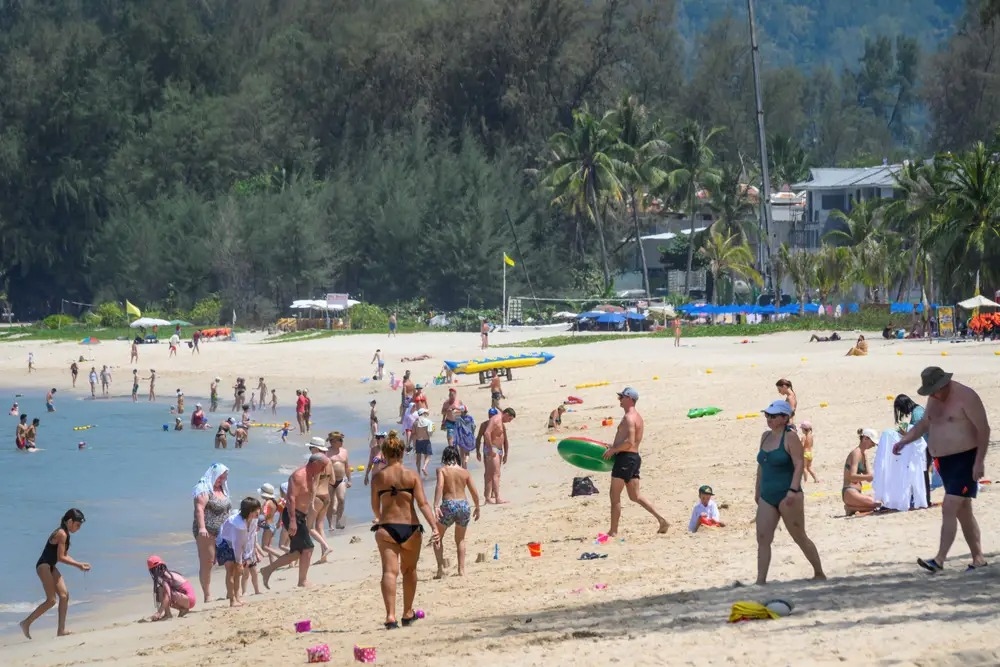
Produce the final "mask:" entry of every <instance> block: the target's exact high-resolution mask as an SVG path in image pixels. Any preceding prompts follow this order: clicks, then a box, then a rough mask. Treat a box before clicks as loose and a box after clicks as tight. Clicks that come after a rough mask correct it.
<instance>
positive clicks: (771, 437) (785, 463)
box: [754, 400, 826, 585]
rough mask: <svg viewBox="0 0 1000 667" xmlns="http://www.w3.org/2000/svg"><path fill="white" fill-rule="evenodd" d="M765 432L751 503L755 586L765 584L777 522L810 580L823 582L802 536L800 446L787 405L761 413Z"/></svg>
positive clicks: (813, 550) (779, 403)
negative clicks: (799, 554) (792, 542)
mask: <svg viewBox="0 0 1000 667" xmlns="http://www.w3.org/2000/svg"><path fill="white" fill-rule="evenodd" d="M764 418H765V419H766V420H767V428H768V430H767V431H765V432H764V433H763V435H762V436H761V439H760V449H759V450H758V452H757V480H756V482H755V484H754V501H755V502H756V503H757V519H756V525H757V584H759V585H763V584H766V583H767V573H768V570H769V569H770V567H771V543H772V542H774V531H775V530H777V528H778V521H779V520H780V521H783V522H784V524H785V529H786V530H787V531H788V534H789V535H790V536H791V538H792V539H793V540H795V543H796V544H797V545H799V548H800V549H801V550H802V553H803V554H804V555H805V557H806V560H808V561H809V564H810V565H812V566H813V579H821V580H822V579H826V575H825V574H823V565H822V563H821V562H820V559H819V552H818V551H817V550H816V545H815V544H813V541H812V540H810V539H809V536H808V535H806V517H805V499H804V497H803V495H802V473H803V470H804V469H805V459H804V458H803V455H802V442H801V441H800V440H799V436H798V435H797V434H796V433H795V430H794V429H792V428H789V422H790V421H791V419H792V406H791V405H789V403H788V401H782V400H778V401H774V402H772V403H771V404H770V405H769V406H767V407H766V408H765V409H764Z"/></svg>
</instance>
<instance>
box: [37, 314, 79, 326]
mask: <svg viewBox="0 0 1000 667" xmlns="http://www.w3.org/2000/svg"><path fill="white" fill-rule="evenodd" d="M74 324H76V319H74V318H73V317H70V316H69V315H61V314H59V313H56V314H55V315H49V316H48V317H46V318H45V319H44V320H42V326H43V327H45V328H46V329H62V328H63V327H70V326H73V325H74Z"/></svg>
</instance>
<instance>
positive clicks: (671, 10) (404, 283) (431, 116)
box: [0, 0, 1000, 320]
mask: <svg viewBox="0 0 1000 667" xmlns="http://www.w3.org/2000/svg"><path fill="white" fill-rule="evenodd" d="M759 4H761V5H764V4H768V5H769V8H763V7H762V9H761V13H762V40H761V43H762V51H763V52H764V54H765V62H766V63H767V65H768V67H767V68H766V70H765V72H764V87H765V104H766V114H767V123H768V130H769V133H770V136H771V138H772V146H773V152H774V153H775V156H774V158H773V160H774V162H775V165H774V166H775V169H774V173H775V180H776V183H775V185H776V186H780V185H781V184H782V183H784V182H788V181H794V180H795V179H798V178H801V177H802V176H803V175H804V173H805V169H806V167H807V166H809V165H811V164H812V165H832V164H852V163H855V162H881V160H882V158H883V157H889V158H892V159H894V158H897V157H901V156H919V155H924V154H931V153H933V152H935V151H937V150H942V149H962V148H966V147H969V146H971V145H972V144H973V143H974V142H975V141H976V140H980V139H988V138H989V136H991V135H992V133H993V130H994V128H995V126H996V124H997V122H998V121H1000V119H998V118H994V115H995V114H997V113H1000V111H998V109H1000V105H998V104H995V101H996V100H997V99H998V96H1000V89H997V90H995V89H994V83H993V82H994V81H996V80H997V78H996V77H995V76H985V75H990V74H992V73H993V69H994V68H995V67H997V65H995V64H994V62H995V59H993V58H992V57H991V56H992V50H991V49H992V48H993V44H994V42H995V38H996V36H997V34H996V31H997V29H998V28H997V26H996V24H995V22H994V21H992V20H991V19H990V16H989V12H981V11H980V10H981V9H982V7H981V3H980V2H979V1H978V0H975V1H973V0H970V6H969V8H968V11H967V16H966V15H965V14H963V15H962V16H964V18H962V19H961V20H962V21H963V22H964V23H962V24H961V25H962V27H963V30H962V31H960V32H954V31H951V30H949V29H948V28H949V26H950V24H949V21H948V17H949V16H951V17H953V18H954V17H956V16H957V13H958V12H959V8H957V7H955V4H956V3H955V2H944V1H941V0H939V1H938V2H930V1H929V0H928V1H922V2H920V3H918V5H917V6H914V7H912V8H911V9H910V10H909V11H908V12H907V13H906V16H905V17H898V18H897V19H895V20H892V21H890V20H888V19H885V20H882V19H878V20H874V21H872V22H871V23H870V24H869V22H868V19H871V18H872V17H873V16H875V17H887V16H889V15H890V14H892V12H891V11H890V9H891V8H889V7H883V6H882V5H883V4H885V3H875V4H876V5H877V7H874V9H872V8H869V10H870V11H869V10H865V12H861V11H857V10H855V11H853V13H852V12H851V11H847V10H846V9H843V10H841V9H838V10H836V13H833V14H831V13H830V12H833V11H834V10H832V9H831V10H829V11H827V10H820V9H809V7H812V5H813V4H815V3H805V2H793V1H792V0H786V1H785V2H771V3H759ZM823 4H830V5H831V6H832V5H833V4H837V6H838V7H841V6H844V7H846V6H848V5H850V6H854V5H855V4H857V3H853V2H844V3H823ZM779 5H780V6H783V7H784V8H785V10H786V11H785V12H784V13H782V12H781V11H779V10H780V7H778V6H779ZM744 12H745V5H743V3H739V2H737V3H729V4H726V3H720V2H702V3H694V2H691V1H687V0H685V1H683V2H681V1H680V0H660V1H657V2H651V1H649V0H606V1H605V2H600V3H579V2H573V1H571V0H521V1H519V2H511V3H496V2H488V1H487V0H441V1H439V2H426V1H425V0H394V1H392V2H390V1H389V0H365V1H363V2H346V1H343V0H336V1H331V0H287V1H285V2H273V1H271V0H179V1H177V2H156V1H153V0H145V1H137V2H124V1H123V0H91V1H88V2H82V3H81V2H76V1H75V0H45V1H42V0H7V1H6V2H0V270H2V271H3V275H2V280H3V284H4V289H5V291H6V293H7V295H8V298H9V299H10V300H11V301H12V302H13V304H14V306H15V310H17V311H19V315H22V316H30V315H32V314H35V315H38V314H45V312H46V311H55V310H58V303H59V299H62V298H66V299H73V300H78V301H92V302H96V301H100V300H106V299H122V298H125V297H128V298H130V299H131V300H134V301H143V302H145V303H156V302H163V301H164V300H165V299H166V298H167V295H168V293H175V294H176V295H177V297H176V298H177V299H178V300H179V301H182V302H183V303H181V304H179V305H181V306H183V307H189V306H190V305H191V304H192V303H193V302H194V301H195V300H197V299H199V298H202V297H204V296H205V295H208V294H219V295H220V296H221V297H222V299H223V302H224V303H225V307H224V308H223V309H222V312H223V313H227V312H230V310H229V306H233V307H235V308H236V309H237V310H239V311H241V312H245V313H247V315H248V317H250V318H253V319H259V320H266V319H270V318H272V317H274V316H275V314H277V313H278V312H279V311H281V310H282V309H283V308H284V307H285V306H286V305H287V303H288V302H289V301H290V300H291V299H293V298H297V297H311V296H315V295H319V294H322V293H324V292H326V291H329V290H337V291H349V292H351V293H354V294H359V295H362V296H363V297H364V298H365V299H368V300H372V301H375V302H378V303H390V302H393V301H396V300H404V299H410V298H414V297H423V298H426V299H427V300H428V302H429V303H431V304H434V305H435V306H437V307H442V308H454V307H458V306H465V305H467V304H471V305H473V306H476V305H481V304H486V305H495V304H497V303H498V301H499V296H500V294H499V273H500V271H501V265H500V257H501V253H502V252H503V251H505V250H506V251H508V252H511V253H513V252H514V250H513V248H514V244H513V240H512V238H511V234H512V232H511V226H513V227H514V230H515V231H516V234H517V236H518V240H519V241H520V244H521V248H522V251H523V256H518V257H517V259H518V261H519V262H522V263H523V264H524V265H526V266H527V268H528V269H529V270H531V272H532V274H533V275H534V277H535V282H536V283H537V285H536V286H537V287H538V288H539V290H541V291H560V292H563V293H565V292H567V291H569V290H573V289H576V290H583V291H586V290H588V289H590V286H591V285H592V280H591V278H590V276H592V275H593V272H594V271H598V272H600V271H602V267H603V265H604V263H605V261H606V262H607V263H608V272H609V273H613V272H615V271H616V270H617V269H618V267H619V266H620V265H621V262H622V259H623V257H625V256H626V254H627V253H628V252H630V250H629V249H628V247H627V244H623V243H621V240H622V239H623V238H626V237H629V238H633V239H634V236H635V235H636V234H639V233H641V230H640V229H639V227H640V225H647V224H649V219H648V217H646V216H643V218H642V220H641V221H640V220H639V216H637V215H632V214H631V213H632V212H634V211H635V210H636V206H635V205H638V204H640V199H641V198H642V196H644V195H646V194H648V192H647V191H646V190H645V189H642V188H644V187H645V186H642V188H639V187H638V186H637V185H636V184H637V183H638V181H636V180H635V179H634V178H632V177H633V176H635V175H636V174H637V173H638V171H641V170H646V171H649V169H647V168H648V167H653V166H656V168H657V169H658V170H660V172H662V175H663V176H664V178H663V179H662V182H658V184H657V187H658V188H659V189H660V193H661V194H662V195H663V196H664V197H665V198H666V199H667V200H669V201H670V202H671V203H672V204H674V205H675V206H676V208H678V209H679V210H683V209H684V208H685V206H684V204H683V202H684V201H685V200H687V201H688V202H690V194H691V191H692V190H693V187H692V186H693V184H696V183H698V182H699V181H698V178H700V177H697V178H696V176H697V174H692V172H690V171H689V170H688V168H689V167H690V166H691V163H690V162H688V163H687V166H685V160H684V156H683V151H682V150H680V147H681V146H683V145H684V144H683V137H684V136H685V135H684V132H685V131H686V130H685V128H692V127H698V128H702V130H703V131H704V132H708V133H710V132H712V129H713V128H720V129H719V130H718V131H717V134H716V135H715V136H714V137H712V147H711V149H712V159H711V163H712V164H711V165H710V166H711V169H710V170H708V171H706V172H705V175H707V176H709V177H711V176H712V174H714V173H715V171H718V173H719V174H720V178H721V176H722V175H725V174H729V175H733V174H735V175H736V177H737V181H738V180H739V177H740V176H741V175H745V176H747V177H748V178H753V174H755V173H757V170H756V169H755V168H754V162H755V160H756V155H757V151H756V144H755V135H754V125H753V122H754V116H753V113H752V108H753V90H752V78H751V76H750V63H749V57H748V41H747V28H746V21H745V13H744ZM866 12H867V13H866ZM873 12H874V13H873ZM896 13H897V14H898V12H896ZM776 17H777V18H776ZM852 18H853V21H854V23H852V22H851V21H852ZM779 19H780V20H779ZM956 20H957V19H956ZM776 21H777V22H776ZM781 21H791V22H792V23H793V29H791V32H789V33H784V32H782V31H783V30H784V28H783V27H782V26H783V25H785V24H783V23H781ZM862 23H863V24H864V25H870V26H871V27H869V28H866V30H865V31H864V32H863V33H858V34H861V35H862V37H863V39H860V41H859V40H854V41H851V40H846V38H841V37H842V36H843V35H844V34H847V33H849V32H851V29H852V28H853V29H855V30H854V32H855V33H857V30H856V29H857V28H858V27H859V26H861V25H862ZM832 28H836V30H834V33H836V34H831V29H832ZM789 34H794V36H795V40H796V41H790V38H789ZM837 34H840V35H841V37H837ZM852 34H853V33H852ZM823 35H827V36H826V37H822V36H823ZM823 52H825V53H826V56H821V55H819V54H820V53H823ZM970 68H971V69H970ZM630 96H631V97H633V98H634V99H635V101H636V104H637V105H639V106H641V108H642V109H643V113H644V114H646V115H647V121H648V125H649V128H650V131H652V130H653V128H655V129H656V132H657V136H665V137H666V136H668V135H669V136H670V137H672V139H671V140H666V144H668V145H669V147H664V148H663V151H662V152H663V153H664V156H665V157H669V158H671V159H670V160H668V161H665V162H664V163H663V164H662V165H659V166H657V165H653V164H651V163H648V162H647V161H646V160H644V159H639V158H640V153H641V151H639V152H636V151H637V149H639V148H641V145H639V144H636V142H637V141H638V138H637V137H632V139H633V140H634V141H632V142H631V145H632V148H633V149H636V150H633V152H632V153H631V154H622V155H615V156H613V158H614V160H616V161H626V162H627V161H628V160H629V159H631V160H632V171H631V172H619V173H618V176H617V177H616V178H618V179H624V180H622V181H621V185H622V187H621V189H620V191H619V192H618V193H617V194H616V195H615V197H612V198H609V199H602V198H596V197H592V198H591V204H590V205H589V206H584V207H582V208H580V207H576V208H574V207H572V206H564V205H560V204H559V203H558V202H554V199H555V198H554V197H553V193H552V191H551V190H550V188H549V187H548V185H547V184H546V183H543V182H542V181H543V179H542V178H541V175H543V174H545V173H546V171H545V169H546V168H547V166H549V165H550V164H551V161H552V151H551V148H552V142H551V141H550V138H551V137H553V135H557V134H559V133H564V134H572V133H573V132H574V131H575V127H576V125H575V123H576V120H575V119H576V118H577V117H578V115H579V110H581V109H583V108H589V109H592V110H593V113H594V114H595V117H596V118H597V119H601V118H602V117H603V116H604V113H605V112H606V111H612V110H614V109H616V108H617V105H619V103H620V102H621V100H623V99H627V98H629V97H630ZM956 97H959V98H960V99H961V98H964V99H966V100H969V99H972V98H973V97H974V100H973V101H974V103H967V104H963V103H962V102H961V101H960V99H956ZM925 126H928V127H925ZM927 137H930V139H929V143H928V141H927V140H926V138H927ZM626 143H629V142H626ZM645 143H648V142H645ZM630 156H631V157H630ZM709 180H711V179H710V178H709ZM705 182H708V181H703V183H705ZM628 199H632V200H633V207H632V208H631V209H630V208H629V207H628V206H627V205H625V204H624V202H625V201H626V200H628ZM554 203H555V205H554ZM508 213H509V216H510V221H511V224H509V223H508V219H507V214H508ZM598 220H600V221H601V224H600V225H598V222H597V221H598ZM605 222H606V224H604V223H605ZM734 233H735V232H734ZM733 238H734V237H733V235H732V234H726V235H723V236H720V237H718V238H716V239H714V240H713V243H715V244H716V248H715V250H714V251H709V254H711V253H713V252H714V255H712V257H714V259H713V258H708V257H704V256H703V257H701V258H700V259H701V260H703V261H705V262H708V263H709V264H711V263H712V262H717V260H718V256H720V255H719V253H720V252H721V250H720V248H719V247H718V246H719V244H722V243H723V242H724V241H727V240H729V239H733ZM735 242H740V236H739V235H737V236H736V237H735ZM602 247H604V248H605V249H604V250H602ZM691 252H692V253H693V248H692V249H691ZM704 254H705V253H702V255H704ZM737 255H740V256H739V257H738V259H739V262H740V263H744V260H745V259H746V258H745V257H743V256H742V255H741V254H740V253H737ZM721 256H729V257H732V256H733V255H732V253H728V254H727V253H722V255H721ZM693 259H699V258H693ZM713 266H715V267H716V268H717V269H718V268H719V264H718V263H716V264H714V265H713ZM758 268H759V267H758ZM519 270H520V267H519V268H518V271H519ZM518 271H511V272H508V279H509V281H510V283H511V289H512V290H516V291H521V290H523V289H524V288H523V286H522V285H520V284H519V281H520V275H519V273H518ZM605 282H607V281H605Z"/></svg>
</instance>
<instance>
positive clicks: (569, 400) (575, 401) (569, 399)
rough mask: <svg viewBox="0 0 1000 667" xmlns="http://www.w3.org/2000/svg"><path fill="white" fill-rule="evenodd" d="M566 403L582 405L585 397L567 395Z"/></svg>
mask: <svg viewBox="0 0 1000 667" xmlns="http://www.w3.org/2000/svg"><path fill="white" fill-rule="evenodd" d="M566 403H567V404H569V405H580V404H581V403H583V399H582V398H579V397H577V396H567V397H566Z"/></svg>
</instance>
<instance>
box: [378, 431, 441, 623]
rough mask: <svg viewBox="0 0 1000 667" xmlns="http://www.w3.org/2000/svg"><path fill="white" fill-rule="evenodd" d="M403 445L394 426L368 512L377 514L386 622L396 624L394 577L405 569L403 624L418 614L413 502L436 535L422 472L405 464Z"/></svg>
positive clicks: (434, 539) (419, 530)
mask: <svg viewBox="0 0 1000 667" xmlns="http://www.w3.org/2000/svg"><path fill="white" fill-rule="evenodd" d="M405 450H406V447H405V445H404V444H403V441H402V440H400V439H399V434H398V433H396V431H389V437H388V438H386V440H385V443H384V444H383V445H382V458H383V459H385V467H384V468H383V469H382V470H379V471H378V472H376V473H375V476H374V477H373V478H372V512H373V513H374V514H375V520H374V521H373V524H374V525H373V526H372V532H373V533H375V543H376V544H377V545H378V552H379V556H380V557H381V558H382V600H383V601H384V602H385V628H386V630H390V629H393V628H398V627H399V624H398V623H397V622H396V578H397V576H398V575H399V574H400V572H402V574H403V617H402V619H401V620H402V622H403V625H404V626H405V625H410V624H411V623H413V621H415V620H416V618H417V617H416V615H415V614H414V611H413V598H414V597H415V596H416V593H417V561H418V560H420V542H421V539H420V535H421V534H422V533H423V532H424V527H423V526H421V525H420V521H419V519H418V518H417V510H416V508H415V507H414V504H416V505H418V506H419V507H420V513H421V514H423V515H424V518H425V519H427V523H429V524H430V525H431V529H432V531H433V532H432V537H431V541H432V542H434V543H436V542H437V541H438V540H439V539H440V536H439V535H438V531H437V521H436V520H435V517H434V510H432V509H431V506H430V504H429V503H428V502H427V496H425V495H424V488H423V486H421V485H420V477H419V476H418V475H417V473H415V472H414V471H412V470H408V469H406V468H404V467H403V454H404V452H405Z"/></svg>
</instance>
